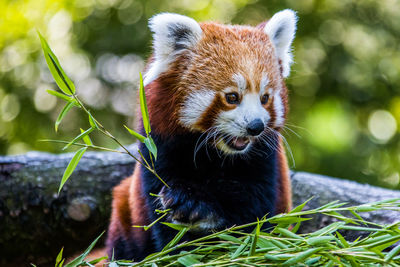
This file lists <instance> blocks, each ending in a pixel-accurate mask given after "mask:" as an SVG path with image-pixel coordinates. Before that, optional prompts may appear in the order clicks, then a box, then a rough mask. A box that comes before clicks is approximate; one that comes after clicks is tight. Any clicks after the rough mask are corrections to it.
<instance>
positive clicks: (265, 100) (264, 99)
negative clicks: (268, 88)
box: [261, 94, 269, 105]
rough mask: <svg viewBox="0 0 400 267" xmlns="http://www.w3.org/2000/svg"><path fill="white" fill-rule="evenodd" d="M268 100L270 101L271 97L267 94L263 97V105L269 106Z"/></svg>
mask: <svg viewBox="0 0 400 267" xmlns="http://www.w3.org/2000/svg"><path fill="white" fill-rule="evenodd" d="M268 99H269V95H267V94H265V95H263V96H262V97H261V104H263V105H265V104H267V102H268Z"/></svg>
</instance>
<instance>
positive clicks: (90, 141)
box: [80, 128, 93, 146]
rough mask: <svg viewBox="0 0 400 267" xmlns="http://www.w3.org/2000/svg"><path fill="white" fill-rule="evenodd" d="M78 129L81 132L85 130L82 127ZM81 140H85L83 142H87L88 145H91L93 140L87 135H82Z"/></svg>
mask: <svg viewBox="0 0 400 267" xmlns="http://www.w3.org/2000/svg"><path fill="white" fill-rule="evenodd" d="M80 130H81V133H84V132H85V131H84V130H83V129H82V128H80ZM82 140H83V142H85V144H87V145H88V146H93V142H92V140H91V139H90V137H89V135H85V136H84V137H82Z"/></svg>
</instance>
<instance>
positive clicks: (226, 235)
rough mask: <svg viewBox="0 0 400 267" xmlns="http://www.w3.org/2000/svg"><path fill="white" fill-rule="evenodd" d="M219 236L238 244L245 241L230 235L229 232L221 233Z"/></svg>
mask: <svg viewBox="0 0 400 267" xmlns="http://www.w3.org/2000/svg"><path fill="white" fill-rule="evenodd" d="M218 237H219V238H220V239H222V240H226V241H230V242H233V243H237V244H242V243H243V242H242V241H241V240H240V239H239V238H236V237H234V236H231V235H228V234H220V235H218Z"/></svg>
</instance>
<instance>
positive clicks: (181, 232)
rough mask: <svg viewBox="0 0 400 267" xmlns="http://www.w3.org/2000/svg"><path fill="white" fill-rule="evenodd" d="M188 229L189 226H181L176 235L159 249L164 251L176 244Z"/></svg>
mask: <svg viewBox="0 0 400 267" xmlns="http://www.w3.org/2000/svg"><path fill="white" fill-rule="evenodd" d="M188 230H189V228H183V229H182V230H180V231H179V232H178V233H177V234H176V236H175V237H174V238H173V239H172V240H171V241H170V242H169V243H168V244H167V245H166V246H165V247H164V248H163V249H162V250H161V251H165V250H167V249H169V248H171V247H173V246H175V245H176V244H178V242H179V241H180V240H181V239H182V237H183V236H184V235H185V234H186V232H187V231H188Z"/></svg>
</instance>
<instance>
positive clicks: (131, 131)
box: [124, 125, 146, 143]
mask: <svg viewBox="0 0 400 267" xmlns="http://www.w3.org/2000/svg"><path fill="white" fill-rule="evenodd" d="M124 127H125V129H127V130H128V132H129V133H130V134H131V135H133V136H134V137H135V138H136V139H138V140H139V141H140V142H142V143H144V141H145V139H146V137H144V136H143V135H141V134H140V133H137V132H135V131H134V130H132V129H129V128H128V127H127V126H126V125H124Z"/></svg>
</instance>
